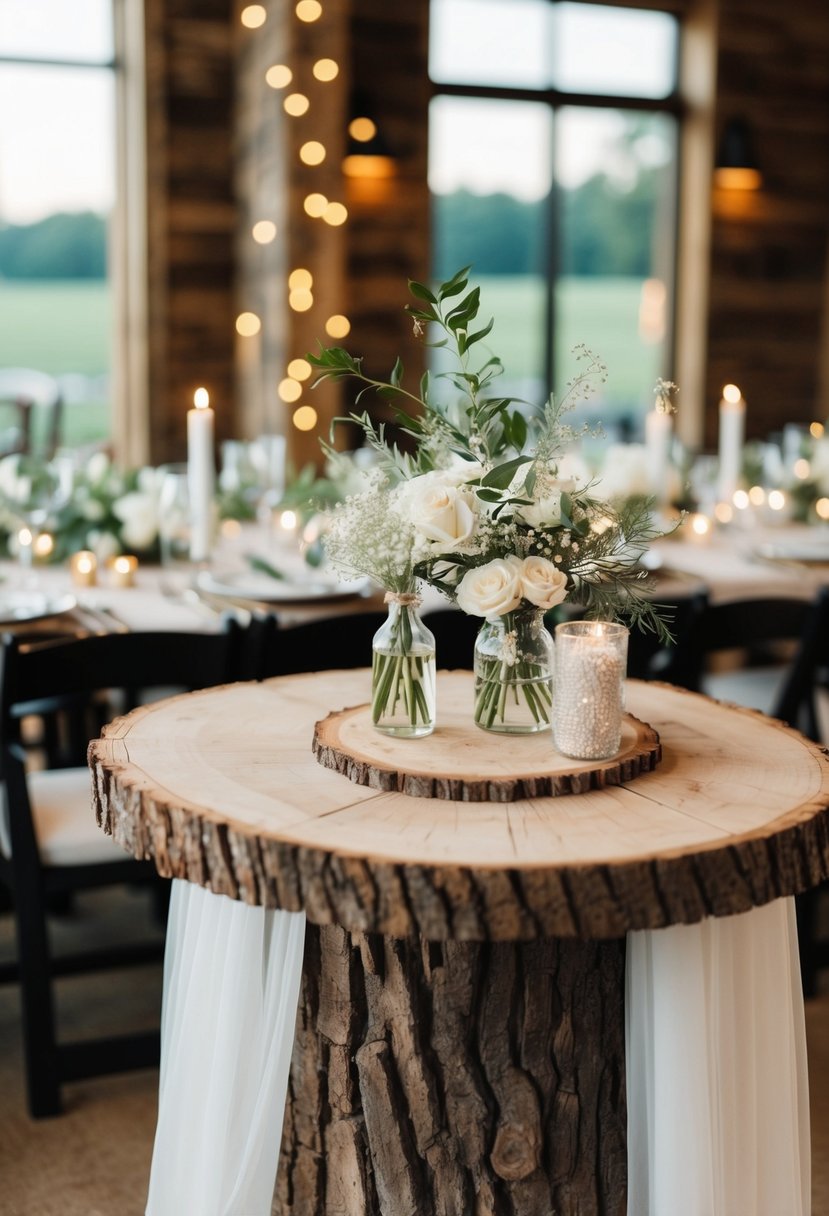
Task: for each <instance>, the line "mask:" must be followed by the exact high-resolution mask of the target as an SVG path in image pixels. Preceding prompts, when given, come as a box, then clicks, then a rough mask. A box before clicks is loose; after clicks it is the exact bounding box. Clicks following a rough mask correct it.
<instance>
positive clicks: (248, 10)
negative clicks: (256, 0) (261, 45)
mask: <svg viewBox="0 0 829 1216" xmlns="http://www.w3.org/2000/svg"><path fill="white" fill-rule="evenodd" d="M267 19H268V14H267V11H266V9H265V7H264V6H263V5H261V4H248V5H247V6H246V7H245V8H243V9H242V12H241V13H240V15H239V20H240V21H241V22H242V25H244V26H247V28H248V29H249V30H258V29H259V26H260V25H264V24H265V22H266V21H267Z"/></svg>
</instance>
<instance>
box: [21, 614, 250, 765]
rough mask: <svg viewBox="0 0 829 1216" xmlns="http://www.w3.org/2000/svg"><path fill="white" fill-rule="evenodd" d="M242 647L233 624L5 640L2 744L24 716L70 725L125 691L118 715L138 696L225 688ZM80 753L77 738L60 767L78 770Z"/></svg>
mask: <svg viewBox="0 0 829 1216" xmlns="http://www.w3.org/2000/svg"><path fill="white" fill-rule="evenodd" d="M239 647H240V630H239V627H238V625H236V624H235V623H234V622H233V621H230V620H229V621H228V622H227V628H226V630H225V631H224V632H223V633H215V634H205V633H173V632H168V633H141V632H136V633H113V634H105V635H102V636H95V637H87V638H70V639H67V638H51V639H48V640H46V641H37V640H33V639H32V637H29V638H26V637H25V636H24V637H20V636H17V635H12V634H7V635H5V636H4V638H3V644H2V650H1V651H0V726H1V727H2V734H3V740H4V742H13V741H15V740H16V738H17V735H18V733H19V722H20V720H21V719H22V718H23V717H24V716H26V715H28V714H33V713H36V714H39V715H41V716H43V715H50V714H56V713H59V712H61V711H67V710H69V711H70V717H71V715H72V713H74V714H75V717H76V718H78V717H82V716H83V714H84V710H85V707H87V706H89V705H90V704H95V702H94V701H93V698H94V694H96V693H100V692H104V691H106V692H109V691H110V690H125V692H126V696H127V700H126V702H124V701H122V702H121V704H120V705H119V706H118V710H119V711H120V710H122V709H125V708H129V707H130V703H133V702H134V701H135V700H136V698H137V696H138V694H139V693H140V692H142V691H148V690H151V689H159V688H161V689H170V690H179V689H185V690H190V689H196V688H208V687H211V686H213V685H216V684H224V683H230V682H232V681H233V680H235V679H236V678H237V672H238V655H239ZM97 716H98V719H99V720H100V717H101V716H102V715H100V714H98V715H97ZM103 716H104V717H105V714H104V715H103ZM79 729H80V730H81V732H82V730H83V724H82V723H81V724H80V727H79ZM74 733H75V734H77V730H76V731H75V732H74ZM88 737H89V736H87V739H88ZM81 748H83V752H85V741H84V740H83V739H82V738H81V739H77V738H76V739H75V740H74V741H73V743H72V745H71V746H70V747H68V748H67V758H66V760H65V762H66V763H69V764H73V763H83V753H82V751H81Z"/></svg>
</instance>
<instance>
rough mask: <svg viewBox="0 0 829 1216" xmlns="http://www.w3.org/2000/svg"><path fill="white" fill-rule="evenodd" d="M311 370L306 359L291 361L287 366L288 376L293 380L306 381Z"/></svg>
mask: <svg viewBox="0 0 829 1216" xmlns="http://www.w3.org/2000/svg"><path fill="white" fill-rule="evenodd" d="M312 371H313V368H312V367H311V364H310V363H309V362H308V360H307V359H292V360H291V362H290V363H289V364H288V375H289V376H293V378H294V380H307V379H308V377H309V376H310V375H311V372H312Z"/></svg>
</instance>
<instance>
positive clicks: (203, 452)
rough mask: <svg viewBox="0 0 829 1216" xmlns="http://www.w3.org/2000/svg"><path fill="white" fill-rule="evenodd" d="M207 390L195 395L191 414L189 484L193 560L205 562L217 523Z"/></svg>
mask: <svg viewBox="0 0 829 1216" xmlns="http://www.w3.org/2000/svg"><path fill="white" fill-rule="evenodd" d="M209 402H210V397H209V394H208V392H207V389H206V388H198V389H196V392H195V393H194V395H193V406H194V408H193V409H192V410H188V411H187V484H188V489H189V492H190V528H191V531H190V560H191V561H193V562H205V561H207V559H208V558H209V556H210V533H211V529H212V522H213V483H214V480H215V475H216V473H215V467H214V457H213V421H214V415H213V410H212V409H211V408H210V404H209Z"/></svg>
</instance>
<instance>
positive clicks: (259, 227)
mask: <svg viewBox="0 0 829 1216" xmlns="http://www.w3.org/2000/svg"><path fill="white" fill-rule="evenodd" d="M250 231H251V236H252V237H253V239H254V240H255V241H256V243H257V245H270V243H271V241H272V240H273V239H274V237H275V236H276V224H275V223H274V222H273V220H257V221H256V223H255V224H254V225H253V227H252V228H251V230H250Z"/></svg>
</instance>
